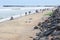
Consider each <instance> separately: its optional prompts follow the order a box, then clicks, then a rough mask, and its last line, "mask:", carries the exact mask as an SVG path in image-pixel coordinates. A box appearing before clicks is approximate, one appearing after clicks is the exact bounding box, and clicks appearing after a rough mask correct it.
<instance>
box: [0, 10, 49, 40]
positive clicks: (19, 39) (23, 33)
mask: <svg viewBox="0 0 60 40" xmlns="http://www.w3.org/2000/svg"><path fill="white" fill-rule="evenodd" d="M48 12H49V11H44V12H43V13H41V12H40V13H35V14H31V15H27V16H24V17H20V18H18V19H15V20H11V21H6V22H2V23H0V40H32V38H33V37H35V35H36V33H37V32H38V30H34V29H33V28H34V26H36V25H37V24H38V22H42V21H43V20H42V17H44V14H47V13H48Z"/></svg>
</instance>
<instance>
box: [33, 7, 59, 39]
mask: <svg viewBox="0 0 60 40" xmlns="http://www.w3.org/2000/svg"><path fill="white" fill-rule="evenodd" d="M34 28H35V29H39V30H40V32H39V33H36V38H33V40H60V7H58V8H57V9H56V10H54V11H53V14H52V15H51V17H49V18H48V19H46V20H45V21H44V22H42V23H38V28H37V26H35V27H34Z"/></svg>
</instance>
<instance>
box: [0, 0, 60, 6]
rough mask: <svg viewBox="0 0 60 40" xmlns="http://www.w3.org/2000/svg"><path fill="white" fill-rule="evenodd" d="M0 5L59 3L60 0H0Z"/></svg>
mask: <svg viewBox="0 0 60 40" xmlns="http://www.w3.org/2000/svg"><path fill="white" fill-rule="evenodd" d="M0 5H60V0H0Z"/></svg>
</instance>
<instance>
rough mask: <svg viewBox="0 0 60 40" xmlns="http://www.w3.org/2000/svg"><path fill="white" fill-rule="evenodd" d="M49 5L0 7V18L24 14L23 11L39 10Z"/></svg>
mask: <svg viewBox="0 0 60 40" xmlns="http://www.w3.org/2000/svg"><path fill="white" fill-rule="evenodd" d="M44 8H49V7H0V19H4V18H8V17H11V16H15V15H20V16H21V15H24V14H25V12H28V11H31V12H32V13H34V12H35V10H40V9H44ZM51 8H53V7H51Z"/></svg>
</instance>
